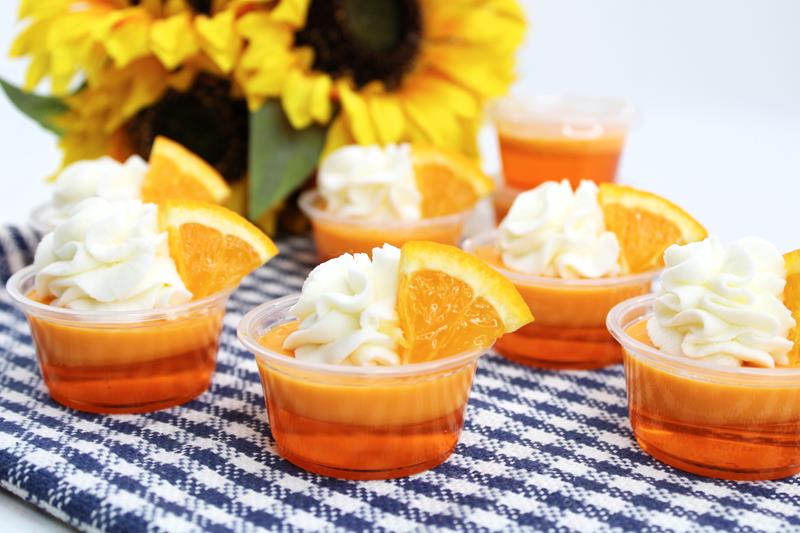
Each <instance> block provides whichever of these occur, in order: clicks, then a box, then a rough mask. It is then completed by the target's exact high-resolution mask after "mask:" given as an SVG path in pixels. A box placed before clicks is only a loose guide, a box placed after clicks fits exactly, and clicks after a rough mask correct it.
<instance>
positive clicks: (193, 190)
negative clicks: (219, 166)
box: [142, 137, 231, 204]
mask: <svg viewBox="0 0 800 533" xmlns="http://www.w3.org/2000/svg"><path fill="white" fill-rule="evenodd" d="M230 193H231V191H230V188H229V187H228V184H227V183H226V182H225V179H224V178H223V177H222V176H221V175H220V173H219V172H217V170H216V169H215V168H214V167H212V166H211V165H209V164H208V163H206V162H205V161H204V160H203V159H202V158H201V157H200V156H198V155H196V154H194V153H192V152H191V151H189V150H187V149H186V148H184V147H183V146H181V145H180V144H178V143H176V142H175V141H171V140H169V139H167V138H166V137H156V140H155V141H154V142H153V149H152V150H151V151H150V161H149V166H148V169H147V173H146V174H145V177H144V181H143V182H142V201H144V202H153V203H163V202H165V201H167V200H199V201H202V202H212V203H215V204H218V203H220V202H222V201H224V200H225V199H226V198H227V197H228V196H229V195H230Z"/></svg>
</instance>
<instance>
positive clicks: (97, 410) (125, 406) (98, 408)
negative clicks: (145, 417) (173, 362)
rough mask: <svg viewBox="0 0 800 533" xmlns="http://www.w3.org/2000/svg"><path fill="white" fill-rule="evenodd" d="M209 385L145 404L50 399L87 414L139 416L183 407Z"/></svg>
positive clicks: (52, 396)
mask: <svg viewBox="0 0 800 533" xmlns="http://www.w3.org/2000/svg"><path fill="white" fill-rule="evenodd" d="M209 385H211V382H210V381H209V382H208V383H205V384H203V385H202V386H200V387H197V389H195V390H193V391H192V392H188V393H186V394H182V395H180V396H175V397H170V398H163V399H158V400H153V401H148V402H143V403H120V404H98V403H88V402H82V401H80V400H74V399H71V398H68V397H65V396H61V395H59V394H58V393H55V394H54V393H53V392H52V391H51V392H50V397H51V398H52V399H53V400H54V401H56V402H58V403H60V404H61V405H63V406H65V407H69V408H71V409H75V410H76V411H83V412H85V413H94V414H104V415H107V414H112V415H113V414H117V415H123V414H137V413H151V412H153V411H160V410H161V409H168V408H170V407H175V406H177V405H183V404H185V403H187V402H190V401H192V400H194V399H195V398H197V397H198V396H200V395H201V394H203V393H204V392H205V391H206V390H208V387H209Z"/></svg>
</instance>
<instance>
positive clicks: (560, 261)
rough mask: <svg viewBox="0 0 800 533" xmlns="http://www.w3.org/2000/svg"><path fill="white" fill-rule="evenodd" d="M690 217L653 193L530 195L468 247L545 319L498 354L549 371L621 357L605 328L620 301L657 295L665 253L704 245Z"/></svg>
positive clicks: (584, 188) (539, 191)
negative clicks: (653, 288) (655, 282)
mask: <svg viewBox="0 0 800 533" xmlns="http://www.w3.org/2000/svg"><path fill="white" fill-rule="evenodd" d="M705 236H706V232H705V230H704V229H703V227H702V226H701V225H700V224H699V223H697V222H696V221H695V220H694V219H693V218H692V217H691V216H689V215H688V214H687V213H685V212H684V211H683V210H682V209H680V208H679V207H677V206H676V205H674V204H672V203H671V202H669V201H667V200H665V199H664V198H661V197H659V196H656V195H654V194H651V193H647V192H644V191H639V190H637V189H633V188H631V187H625V186H621V185H615V184H610V183H605V184H601V185H600V186H599V187H598V186H597V185H596V184H595V183H594V182H591V181H582V182H581V183H580V185H579V186H578V187H577V188H576V189H575V190H573V188H572V186H571V185H570V183H569V182H568V181H567V180H563V181H561V182H555V181H550V182H546V183H543V184H542V185H540V186H538V187H536V188H535V189H532V190H530V191H526V192H523V193H522V194H520V195H519V196H518V197H517V199H516V200H515V201H514V203H513V205H512V207H511V210H510V211H509V213H508V215H507V216H506V217H505V218H504V219H503V221H502V223H501V224H500V227H499V228H498V229H497V230H496V231H490V232H486V233H482V234H479V235H477V236H475V237H473V238H471V239H468V240H467V241H465V242H464V245H463V247H464V249H465V250H466V251H468V252H470V253H472V254H474V255H476V256H477V257H479V258H481V259H483V260H484V261H486V262H487V263H489V264H490V265H491V266H492V267H493V268H494V269H495V270H497V271H498V272H500V273H501V274H502V275H503V276H505V277H506V278H508V279H509V280H511V281H512V282H513V283H514V285H515V286H516V287H517V289H518V290H519V292H520V294H522V297H523V298H524V299H525V301H526V302H527V303H528V305H529V306H530V308H531V310H532V311H533V313H534V314H535V315H536V316H537V317H538V320H537V321H536V323H535V324H529V325H527V326H524V327H522V328H520V329H519V330H517V331H516V332H514V333H511V334H509V335H506V336H504V337H503V338H501V339H499V340H498V342H497V345H496V346H495V348H496V350H497V351H498V352H499V353H501V354H502V355H504V356H505V357H507V358H509V359H512V360H514V361H517V362H520V363H523V364H528V365H534V366H538V367H543V368H584V369H586V368H598V367H603V366H606V365H610V364H614V363H618V362H620V361H621V360H622V352H621V350H620V348H619V345H618V344H617V343H616V342H614V339H613V338H612V337H611V336H610V335H609V333H608V331H607V330H606V328H605V318H606V315H607V314H608V312H609V310H610V309H611V308H612V307H613V306H614V305H616V304H617V303H619V302H621V301H623V300H626V299H628V298H631V297H633V296H637V295H641V294H646V293H648V292H650V288H651V284H652V282H653V280H654V279H655V278H656V276H657V275H658V273H659V271H660V269H661V264H662V263H661V256H662V254H663V251H664V249H666V248H667V247H668V246H670V245H671V244H673V243H685V242H691V241H696V240H700V239H703V238H704V237H705Z"/></svg>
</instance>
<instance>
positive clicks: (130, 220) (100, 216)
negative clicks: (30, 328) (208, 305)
mask: <svg viewBox="0 0 800 533" xmlns="http://www.w3.org/2000/svg"><path fill="white" fill-rule="evenodd" d="M33 264H34V267H35V269H36V278H35V289H36V293H37V296H39V297H40V298H54V300H53V301H52V305H56V306H59V307H68V308H71V309H78V310H97V309H103V310H142V309H154V308H157V307H166V306H169V305H176V304H181V303H185V302H188V301H189V300H191V299H192V294H191V293H190V292H189V291H188V290H187V289H186V287H185V286H184V284H183V281H182V280H181V278H180V276H179V275H178V271H177V270H176V268H175V262H174V261H173V260H172V258H171V257H170V255H169V249H168V245H167V234H166V232H161V231H159V228H158V207H157V206H156V205H155V204H143V203H142V202H141V201H139V200H123V201H118V202H109V201H108V200H105V199H103V198H98V197H95V198H89V199H87V200H84V201H83V202H81V203H80V204H78V205H77V206H76V208H75V209H74V212H73V214H72V216H71V217H70V218H69V219H67V220H66V221H65V222H63V223H61V224H59V225H58V226H57V227H56V229H55V230H54V231H52V232H51V233H48V234H47V235H45V236H44V238H43V239H42V242H41V243H39V247H38V248H37V249H36V257H35V259H34V263H33Z"/></svg>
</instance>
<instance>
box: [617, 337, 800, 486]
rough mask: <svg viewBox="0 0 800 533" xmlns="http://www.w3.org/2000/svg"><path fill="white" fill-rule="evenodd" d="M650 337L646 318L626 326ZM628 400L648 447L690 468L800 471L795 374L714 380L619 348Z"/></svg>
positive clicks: (751, 476) (734, 472)
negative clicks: (789, 379)
mask: <svg viewBox="0 0 800 533" xmlns="http://www.w3.org/2000/svg"><path fill="white" fill-rule="evenodd" d="M627 333H628V335H630V336H631V337H633V338H635V339H637V340H639V341H641V342H644V343H646V344H651V343H650V339H649V337H648V335H647V330H646V322H645V321H640V322H638V323H636V324H634V325H632V326H630V327H629V328H628V330H627ZM625 377H626V380H627V388H628V408H629V413H630V420H631V427H632V428H633V432H634V434H635V435H636V440H637V441H638V442H639V444H640V445H641V447H642V449H644V450H645V451H646V452H647V453H649V454H650V455H652V456H653V457H655V458H656V459H658V460H660V461H662V462H664V463H667V464H669V465H672V466H675V467H677V468H680V469H681V470H686V471H688V472H692V473H694V474H699V475H703V476H709V477H716V478H722V479H739V480H756V479H778V478H782V477H786V476H790V475H792V474H795V473H798V472H800V382H796V383H792V384H790V385H787V384H781V385H778V384H770V383H769V377H768V376H765V383H764V384H763V385H758V386H754V385H752V384H737V383H736V382H734V381H731V382H730V383H715V382H712V381H708V380H703V379H697V378H692V377H689V376H685V375H679V374H677V373H672V372H668V371H665V370H664V369H660V368H656V367H655V366H651V365H650V364H647V363H645V362H643V361H641V360H640V359H637V357H636V356H635V355H634V354H631V353H627V352H626V354H625Z"/></svg>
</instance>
